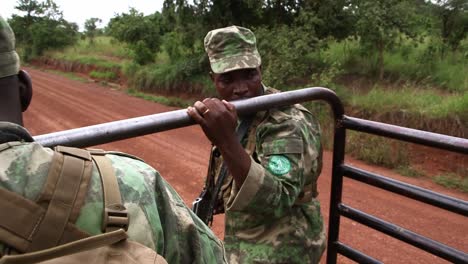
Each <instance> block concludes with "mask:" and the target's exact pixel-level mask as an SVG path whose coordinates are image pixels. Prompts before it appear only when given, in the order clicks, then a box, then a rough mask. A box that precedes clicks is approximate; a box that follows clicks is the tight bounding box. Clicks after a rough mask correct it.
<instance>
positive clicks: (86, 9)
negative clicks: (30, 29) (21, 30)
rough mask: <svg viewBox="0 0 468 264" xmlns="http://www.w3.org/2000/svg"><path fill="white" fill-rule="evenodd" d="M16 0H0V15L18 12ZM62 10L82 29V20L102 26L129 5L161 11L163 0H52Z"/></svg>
mask: <svg viewBox="0 0 468 264" xmlns="http://www.w3.org/2000/svg"><path fill="white" fill-rule="evenodd" d="M17 2H18V1H17V0H0V15H2V17H3V18H5V19H7V18H10V17H11V15H12V14H20V13H19V11H18V10H17V9H15V6H16V5H17ZM54 2H55V3H56V4H57V5H58V6H59V9H60V10H61V11H62V12H63V16H64V18H65V20H67V21H68V22H75V23H77V24H78V26H79V27H80V30H83V27H84V22H85V20H86V19H88V18H91V17H97V18H100V19H102V23H101V24H100V25H99V27H104V26H105V25H106V24H107V23H108V22H109V20H110V19H111V18H112V17H114V16H115V14H116V13H119V14H120V13H127V12H128V10H129V8H130V7H134V8H135V9H136V10H138V11H140V12H143V13H144V14H145V15H149V14H152V13H154V12H156V11H161V9H162V4H163V2H164V0H54ZM20 15H21V14H20Z"/></svg>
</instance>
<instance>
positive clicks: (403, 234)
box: [338, 203, 468, 263]
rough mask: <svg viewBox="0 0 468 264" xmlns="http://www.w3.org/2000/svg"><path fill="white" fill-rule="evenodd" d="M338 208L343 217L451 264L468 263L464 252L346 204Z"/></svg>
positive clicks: (467, 255) (467, 256)
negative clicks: (451, 263)
mask: <svg viewBox="0 0 468 264" xmlns="http://www.w3.org/2000/svg"><path fill="white" fill-rule="evenodd" d="M338 207H339V210H340V213H341V215H342V216H345V217H348V218H350V219H352V220H354V221H356V222H359V223H361V224H363V225H366V226H368V227H371V228H373V229H375V230H378V231H380V232H382V233H384V234H387V235H389V236H392V237H394V238H396V239H398V240H401V241H403V242H406V243H408V244H411V245H413V246H415V247H417V248H420V249H422V250H424V251H427V252H429V253H431V254H433V255H436V256H439V257H441V258H443V259H445V260H448V261H450V262H453V263H468V254H466V253H464V252H462V251H459V250H457V249H454V248H451V247H449V246H447V245H444V244H442V243H439V242H437V241H434V240H432V239H429V238H427V237H425V236H422V235H419V234H417V233H414V232H411V231H410V230H407V229H405V228H402V227H401V226H398V225H394V224H392V223H389V222H387V221H384V220H382V219H379V218H377V217H374V216H372V215H369V214H366V213H364V212H361V211H359V210H356V209H354V208H352V207H350V206H347V205H345V204H342V203H341V204H340V205H339V206H338Z"/></svg>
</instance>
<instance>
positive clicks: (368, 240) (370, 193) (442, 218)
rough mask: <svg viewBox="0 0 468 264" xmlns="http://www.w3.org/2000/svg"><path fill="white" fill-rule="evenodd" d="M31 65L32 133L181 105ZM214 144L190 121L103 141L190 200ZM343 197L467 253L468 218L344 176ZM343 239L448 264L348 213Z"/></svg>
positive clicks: (366, 248) (386, 253) (396, 256)
mask: <svg viewBox="0 0 468 264" xmlns="http://www.w3.org/2000/svg"><path fill="white" fill-rule="evenodd" d="M28 71H29V72H30V74H31V76H32V78H33V85H34V97H33V102H32V104H31V107H30V108H29V110H28V111H27V113H26V115H25V126H26V127H27V128H28V129H29V131H30V132H31V133H32V134H33V135H40V134H44V133H50V132H55V131H60V130H65V129H71V128H76V127H81V126H88V125H93V124H98V123H103V122H109V121H115V120H120V119H125V118H131V117H137V116H142V115H148V114H154V113H159V112H165V111H171V110H175V109H176V108H171V107H167V106H162V105H159V104H155V103H151V102H148V101H144V100H142V99H138V98H133V97H130V96H127V95H126V94H124V93H123V92H121V91H119V90H115V89H111V88H109V87H103V86H100V85H98V84H95V83H85V82H79V81H73V80H70V79H68V78H66V77H63V76H58V75H54V74H51V73H47V72H44V71H39V70H35V69H28ZM209 146H210V145H209V142H208V140H207V139H206V138H205V137H204V135H203V133H202V131H201V129H199V128H198V127H197V126H191V127H186V128H182V129H175V130H171V131H166V132H162V133H158V134H153V135H148V136H144V137H139V138H134V139H129V140H124V141H120V142H114V143H110V144H106V145H103V146H99V147H101V148H105V149H109V150H110V149H112V150H119V151H124V152H127V153H130V154H134V155H137V156H139V157H141V158H143V159H144V160H146V161H147V162H148V163H149V164H151V165H152V166H154V167H155V168H156V169H157V170H159V171H160V172H161V174H162V175H163V177H164V178H165V179H167V181H169V182H170V183H171V184H172V185H173V186H174V188H175V189H176V190H177V191H178V192H179V194H180V195H181V196H182V198H183V199H184V201H185V202H186V203H188V204H189V203H191V201H193V199H194V198H195V197H196V196H197V195H198V193H199V192H200V190H201V187H202V185H203V180H204V175H205V173H206V167H207V163H208V155H209ZM347 162H349V163H351V164H353V165H355V166H359V167H362V168H364V169H367V170H371V171H374V172H377V173H380V174H382V175H387V176H389V177H392V178H394V179H397V180H402V181H405V182H408V183H411V184H414V185H417V186H420V187H423V188H428V189H431V190H435V191H439V192H442V193H445V194H447V195H450V196H454V197H457V198H460V199H463V200H468V195H466V194H463V193H461V192H457V191H453V190H447V189H445V188H443V187H440V186H438V185H436V184H434V183H432V182H430V181H428V180H423V179H414V178H407V177H402V176H399V175H397V174H395V173H394V172H392V171H389V170H386V169H382V168H377V167H371V166H368V165H366V164H364V163H362V162H360V161H356V160H353V159H347ZM330 164H331V155H330V153H329V152H326V153H325V155H324V169H323V173H322V175H321V177H320V179H319V190H320V195H319V199H320V200H321V202H322V212H323V214H324V216H325V218H326V221H328V206H329V203H328V201H329V193H330V178H331V168H330ZM343 201H344V202H345V203H346V204H348V205H351V206H353V207H355V208H357V209H360V210H363V211H364V212H367V213H369V214H372V215H375V216H377V217H379V218H382V219H384V220H387V221H391V222H393V223H395V224H398V225H401V226H402V227H404V228H408V229H410V230H412V231H414V232H416V233H419V234H422V235H425V236H428V237H430V238H432V239H435V240H437V241H440V242H442V243H445V244H448V245H450V246H453V247H455V248H457V249H459V250H461V251H464V252H468V221H467V219H466V218H465V217H462V216H460V215H456V214H453V213H449V212H445V211H443V210H441V209H438V208H435V207H432V206H429V205H424V204H422V203H419V202H415V201H412V200H409V199H406V198H403V197H399V196H397V195H394V194H391V193H389V192H386V191H383V190H378V189H375V188H373V187H369V186H366V185H364V184H361V183H357V182H354V181H352V180H345V185H344V193H343ZM222 221H223V217H222V216H220V217H217V218H216V219H215V225H214V227H213V230H214V232H215V233H216V234H217V235H218V236H220V237H222V236H223V231H222V229H223V222H222ZM340 240H341V241H343V242H344V243H346V244H348V245H351V246H352V247H354V248H356V249H358V250H361V251H363V252H365V253H366V254H368V255H370V256H372V257H375V258H377V259H379V260H381V261H383V262H385V263H432V264H435V263H446V262H445V261H444V260H442V259H440V258H438V257H434V256H432V255H430V254H427V253H425V252H424V251H422V250H419V249H417V248H415V247H412V246H409V245H406V244H404V243H403V242H399V241H397V240H395V239H393V238H390V237H387V236H386V235H383V234H381V233H379V232H377V231H373V230H371V229H368V228H367V227H364V226H362V225H360V224H358V223H356V222H354V221H351V220H348V219H345V218H342V226H341V234H340ZM339 260H340V263H351V261H349V260H347V259H345V258H343V257H341V258H340V259H339Z"/></svg>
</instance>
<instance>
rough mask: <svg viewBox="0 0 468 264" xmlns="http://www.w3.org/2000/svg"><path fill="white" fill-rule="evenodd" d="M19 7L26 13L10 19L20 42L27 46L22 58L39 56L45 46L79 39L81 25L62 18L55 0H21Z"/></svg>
mask: <svg viewBox="0 0 468 264" xmlns="http://www.w3.org/2000/svg"><path fill="white" fill-rule="evenodd" d="M15 8H16V9H18V10H19V11H21V12H23V13H25V14H24V15H23V16H21V15H13V16H12V18H11V19H9V21H8V22H9V23H10V26H11V27H12V28H13V30H14V32H15V36H16V40H17V44H18V46H23V47H24V54H23V59H24V60H26V61H28V60H29V59H30V58H32V57H34V56H40V55H42V53H43V52H44V51H45V50H46V49H54V48H63V47H65V46H67V45H71V44H73V43H75V42H76V41H77V36H78V25H76V24H75V23H69V22H67V21H66V20H65V19H63V14H62V11H60V9H59V7H58V6H57V4H56V3H55V2H54V1H52V0H46V1H43V2H40V1H37V0H18V2H17V6H15Z"/></svg>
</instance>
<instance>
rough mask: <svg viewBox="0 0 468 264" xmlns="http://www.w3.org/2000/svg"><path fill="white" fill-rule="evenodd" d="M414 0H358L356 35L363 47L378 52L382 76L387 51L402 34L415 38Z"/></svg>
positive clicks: (381, 75)
mask: <svg viewBox="0 0 468 264" xmlns="http://www.w3.org/2000/svg"><path fill="white" fill-rule="evenodd" d="M412 3H413V2H412V1H411V0H355V1H352V4H351V5H350V8H351V11H352V12H353V13H354V14H355V17H356V34H357V36H358V37H359V39H360V42H361V44H362V45H363V47H364V48H366V49H369V50H371V51H377V54H378V55H377V68H378V76H379V79H383V74H384V51H385V49H386V48H388V47H390V46H392V45H394V44H396V40H397V39H398V37H399V36H400V35H401V34H404V35H406V36H408V37H410V38H416V36H417V34H416V25H417V24H418V20H419V19H418V17H417V15H415V14H416V13H417V12H416V10H414V5H412Z"/></svg>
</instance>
